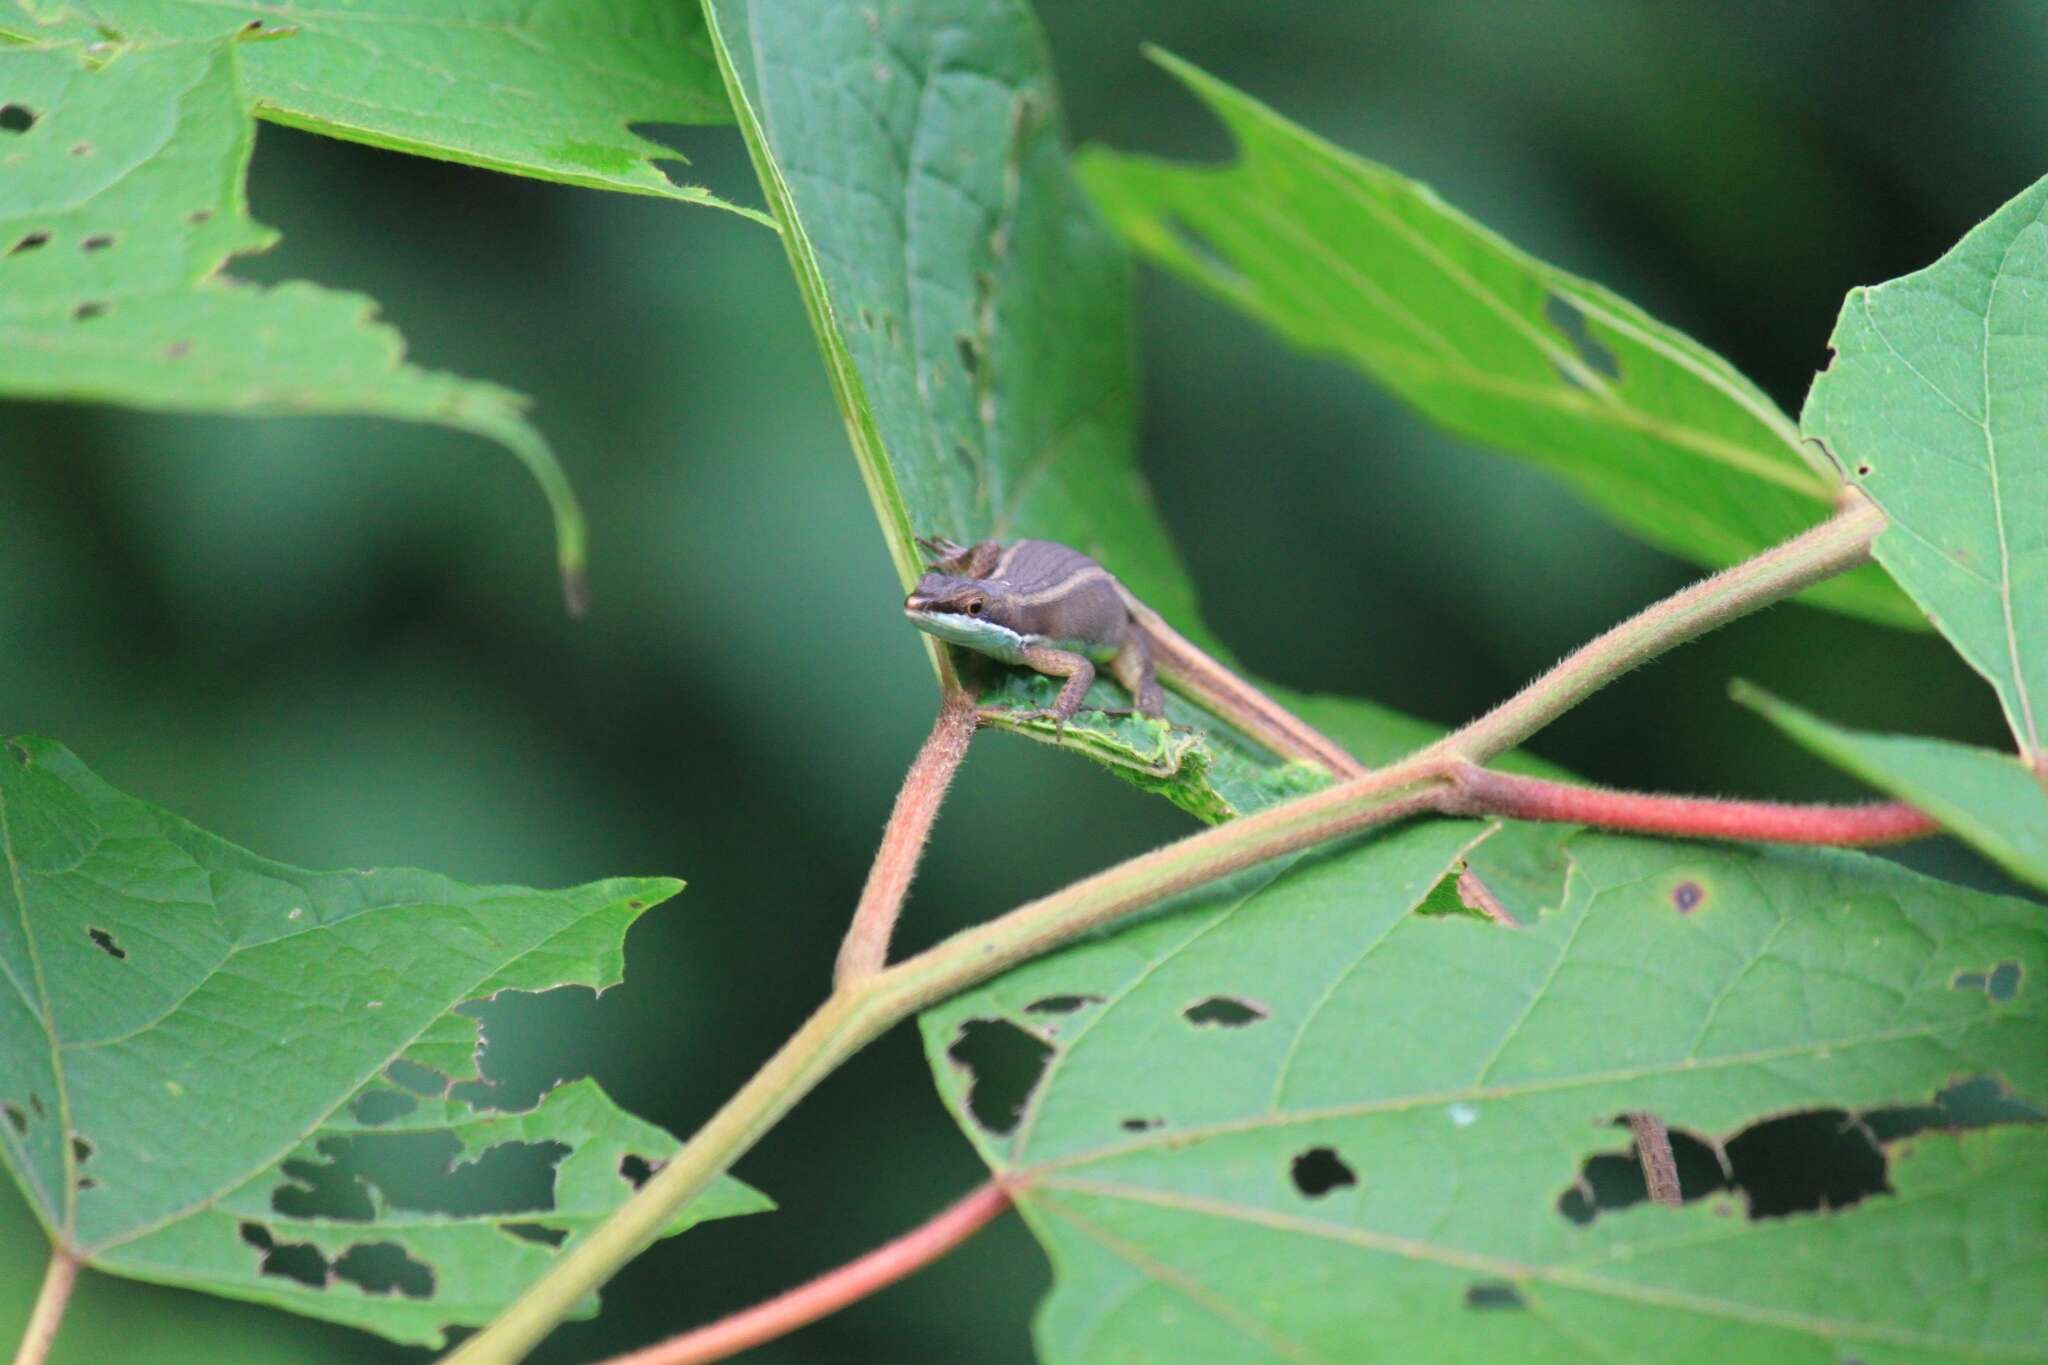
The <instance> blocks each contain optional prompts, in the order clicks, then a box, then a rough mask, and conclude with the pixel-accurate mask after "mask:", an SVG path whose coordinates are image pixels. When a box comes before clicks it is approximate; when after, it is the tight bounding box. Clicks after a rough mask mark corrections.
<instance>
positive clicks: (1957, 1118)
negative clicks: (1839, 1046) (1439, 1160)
mask: <svg viewBox="0 0 2048 1365" xmlns="http://www.w3.org/2000/svg"><path fill="white" fill-rule="evenodd" d="M2044 1117H2048V1115H2044V1114H2043V1113H2042V1112H2041V1111H2040V1110H2038V1109H2036V1108H2034V1107H2033V1106H2032V1105H2030V1104H2028V1103H2026V1102H2025V1101H2023V1100H2021V1099H2019V1098H2017V1097H2015V1096H2014V1095H2013V1094H2012V1093H2011V1091H2010V1090H2008V1089H2007V1088H2006V1086H2005V1085H2004V1083H2003V1082H2002V1081H2000V1080H1998V1079H1997V1078H1995V1077H1990V1076H1979V1077H1976V1078H1974V1079H1971V1080H1967V1081H1959V1082H1957V1083H1956V1084H1954V1085H1951V1086H1949V1087H1947V1088H1945V1089H1943V1090H1941V1091H1940V1092H1939V1093H1937V1094H1936V1095H1935V1096H1934V1098H1933V1100H1932V1101H1931V1102H1930V1103H1928V1104H1924V1105H1896V1106H1888V1107H1885V1108H1879V1109H1868V1110H1864V1111H1862V1112H1861V1113H1849V1112H1847V1111H1845V1110H1841V1109H1832V1108H1819V1109H1805V1110H1799V1111H1797V1112H1794V1113H1788V1114H1773V1115H1771V1116H1770V1117H1768V1118H1764V1119H1759V1120H1758V1121H1757V1122H1755V1123H1752V1124H1750V1125H1748V1126H1746V1127H1744V1128H1742V1129H1740V1130H1738V1131H1737V1132H1735V1133H1734V1134H1732V1135H1731V1136H1729V1137H1727V1138H1725V1139H1718V1138H1711V1137H1701V1136H1700V1135H1698V1134H1695V1133H1688V1132H1682V1131H1680V1130H1678V1129H1676V1128H1674V1129H1672V1130H1671V1148H1672V1154H1673V1155H1674V1156H1675V1157H1676V1158H1677V1163H1678V1170H1679V1180H1680V1187H1681V1189H1682V1191H1683V1197H1684V1200H1685V1202H1686V1203H1689V1204H1690V1203H1694V1202H1697V1201H1699V1200H1701V1199H1705V1198H1707V1197H1708V1196H1709V1195H1717V1194H1718V1195H1740V1196H1742V1199H1743V1204H1744V1208H1745V1210H1746V1212H1747V1215H1748V1217H1750V1218H1751V1219H1763V1218H1782V1217H1785V1216H1787V1215H1790V1214H1800V1213H1826V1212H1829V1211H1832V1210H1837V1209H1846V1208H1849V1207H1851V1206H1853V1205H1855V1204H1858V1203H1861V1202H1862V1201H1863V1200H1865V1199H1869V1198H1872V1197H1874V1196H1878V1195H1889V1194H1892V1193H1893V1189H1892V1185H1891V1180H1890V1171H1891V1163H1892V1160H1893V1159H1894V1158H1895V1157H1897V1156H1898V1155H1901V1154H1902V1148H1903V1146H1904V1145H1905V1144H1906V1143H1907V1140H1908V1139H1910V1138H1912V1137H1913V1136H1915V1135H1916V1134H1919V1133H1923V1132H1927V1131H1930V1130H1939V1131H1944V1132H1950V1133H1955V1132H1963V1131H1967V1130H1971V1129H1978V1128H1990V1127H1995V1126H1997V1125H2000V1124H2010V1123H2039V1122H2041V1121H2042V1120H2043V1118H2044ZM1615 1124H1616V1126H1618V1127H1619V1126H1626V1120H1625V1119H1620V1118H1618V1119H1616V1120H1615ZM1648 1199H1649V1192H1648V1190H1647V1189H1646V1188H1645V1187H1644V1181H1643V1171H1642V1165H1641V1163H1640V1162H1639V1161H1638V1160H1637V1158H1636V1156H1635V1155H1634V1154H1633V1153H1632V1152H1630V1153H1615V1152H1603V1153H1600V1154H1598V1155H1596V1156H1593V1157H1589V1158H1588V1159H1587V1160H1586V1162H1585V1164H1584V1165H1583V1166H1581V1168H1580V1170H1579V1176H1578V1179H1577V1180H1575V1181H1574V1182H1573V1184H1572V1185H1571V1187H1570V1188H1568V1189H1567V1190H1566V1191H1565V1192H1564V1193H1563V1194H1562V1195H1561V1196H1559V1198H1558V1201H1557V1210H1558V1212H1559V1213H1561V1214H1562V1215H1564V1217H1565V1218H1567V1219H1569V1220H1570V1221H1572V1222H1574V1223H1578V1224H1581V1225H1584V1224H1587V1223H1591V1222H1592V1221H1593V1220H1594V1219H1595V1218H1597V1217H1599V1216H1600V1215H1601V1214H1602V1213H1613V1212H1616V1211H1618V1210H1621V1209H1626V1208H1631V1207H1633V1206H1635V1205H1637V1204H1641V1203H1644V1202H1646V1201H1648Z"/></svg>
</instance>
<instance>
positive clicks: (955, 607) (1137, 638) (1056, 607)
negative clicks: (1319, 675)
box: [903, 538, 1366, 777]
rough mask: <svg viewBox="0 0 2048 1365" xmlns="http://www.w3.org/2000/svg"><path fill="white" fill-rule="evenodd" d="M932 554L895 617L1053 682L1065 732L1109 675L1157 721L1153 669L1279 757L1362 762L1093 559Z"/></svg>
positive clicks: (1072, 553) (1016, 551)
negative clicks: (1098, 677)
mask: <svg viewBox="0 0 2048 1365" xmlns="http://www.w3.org/2000/svg"><path fill="white" fill-rule="evenodd" d="M918 544H919V545H920V546H921V547H923V548H924V549H925V550H926V551H927V552H928V553H930V554H931V555H933V556H934V558H933V559H932V560H931V561H930V569H929V572H927V573H926V574H925V575H924V577H923V578H921V579H920V580H918V584H917V586H916V587H915V588H914V589H913V590H912V591H911V593H910V595H909V596H908V597H906V598H904V600H903V614H904V615H905V616H907V617H908V618H909V619H910V622H911V624H912V625H914V626H916V627H917V628H918V629H919V630H921V631H923V632H925V633H926V634H927V635H932V636H936V637H937V638H938V639H941V640H944V641H945V642H946V643H948V644H952V645H958V646H960V647H961V648H963V649H969V650H973V651H974V652H976V653H978V654H985V655H988V656H990V657H992V658H995V659H999V660H1001V661H1002V662H1004V663H1009V664H1019V665H1022V666H1023V667H1025V668H1030V669H1034V670H1036V671H1037V672H1040V673H1043V674H1046V675H1047V676H1049V677H1054V678H1060V679H1063V680H1064V681H1063V682H1062V684H1061V686H1060V690H1059V695H1058V697H1056V698H1055V699H1054V701H1053V704H1052V706H1051V708H1050V709H1049V711H1047V712H1042V713H1040V714H1041V715H1047V714H1049V715H1050V716H1051V717H1052V718H1053V719H1054V720H1055V721H1056V722H1057V725H1058V728H1059V730H1060V731H1062V732H1063V731H1064V730H1065V728H1066V723H1067V722H1068V721H1069V720H1071V719H1073V717H1074V714H1075V713H1076V712H1078V711H1079V710H1080V709H1081V703H1082V702H1083V700H1084V699H1086V697H1087V695H1088V689H1089V687H1090V686H1092V685H1093V684H1094V681H1095V671H1096V665H1098V664H1101V665H1103V666H1105V667H1107V668H1108V669H1109V672H1110V676H1112V677H1114V678H1115V679H1116V680H1117V682H1118V683H1119V684H1120V685H1121V686H1122V687H1123V689H1124V690H1125V691H1126V692H1128V693H1130V695H1131V703H1132V708H1133V709H1134V710H1136V711H1137V712H1138V713H1139V714H1140V715H1145V716H1153V717H1159V718H1163V717H1164V716H1165V714H1166V698H1165V695H1164V694H1163V693H1162V692H1161V690H1160V682H1159V679H1160V674H1161V672H1162V671H1163V672H1164V674H1165V676H1166V678H1167V680H1168V681H1169V682H1171V683H1172V684H1173V687H1174V690H1175V691H1177V692H1180V693H1182V694H1183V695H1185V696H1187V697H1189V698H1190V699H1192V700H1193V701H1195V702H1197V703H1198V704H1200V705H1202V706H1204V707H1206V708H1207V709H1209V710H1211V711H1213V712H1215V713H1216V714H1217V715H1219V716H1221V717H1223V718H1224V719H1225V720H1227V721H1229V722H1230V723H1231V724H1232V725H1234V726H1236V727H1237V728H1238V729H1240V730H1243V731H1244V732H1245V733H1246V734H1248V735H1250V736H1251V737H1252V738H1253V739H1255V740H1257V741H1258V742H1259V743H1260V744H1263V745H1265V746H1266V747H1267V748H1268V749H1271V750H1272V751H1273V752H1274V753H1275V754H1278V755H1279V756H1281V757H1283V758H1305V759H1309V760H1311V761H1313V762H1316V763H1320V764H1322V765H1323V766H1324V767H1325V768H1328V769H1329V770H1330V771H1331V772H1332V773H1333V774H1335V775H1336V776H1338V777H1355V776H1357V775H1359V774H1361V773H1363V772H1365V771H1366V769H1365V767H1364V765H1362V764H1361V763H1359V761H1358V760H1357V759H1355V758H1353V757H1352V756H1351V755H1350V754H1349V753H1347V752H1346V751H1345V750H1344V748H1343V747H1342V746H1341V745H1339V744H1337V743H1336V742H1335V741H1333V740H1331V739H1329V738H1328V737H1327V736H1325V735H1323V734H1322V733H1321V732H1319V731H1317V730H1316V729H1314V728H1313V727H1312V726H1310V725H1309V724H1308V723H1307V722H1305V721H1303V720H1302V719H1301V718H1300V717H1298V716H1296V715H1295V714H1294V713H1293V712H1291V711H1289V710H1287V708H1285V707H1284V706H1281V705H1280V704H1279V703H1278V702H1276V701H1274V700H1273V699H1272V698H1270V697H1268V696H1267V695H1266V694H1265V693H1263V692H1261V691H1259V689H1258V688H1256V687H1254V686H1252V685H1251V683H1249V682H1247V681H1246V680H1245V679H1244V678H1242V677H1240V676H1239V675H1238V674H1236V673H1234V672H1233V671H1231V670H1230V669H1229V668H1227V667H1225V666H1224V665H1223V664H1221V663H1218V662H1217V661H1216V660H1215V659H1213V658H1211V657H1210V656H1209V655H1208V654H1206V653H1204V652H1203V651H1202V650H1200V649H1198V648H1196V647H1195V646H1194V645H1193V644H1191V643H1189V641H1188V640H1187V639H1185V638H1184V637H1183V636H1181V634H1180V633H1179V632H1178V631H1176V630H1174V629H1173V627H1171V626H1169V625H1168V624H1167V623H1166V621H1165V619H1164V618H1162V617H1161V616H1160V615H1159V613H1157V612H1155V611H1153V610H1152V609H1151V608H1150V607H1148V606H1146V605H1145V604H1144V603H1143V602H1141V601H1139V600H1138V598H1137V597H1136V596H1134V595H1133V594H1132V593H1131V592H1130V591H1129V589H1127V588H1125V587H1124V585H1123V584H1122V583H1120V582H1118V581H1117V579H1116V577H1115V576H1114V575H1113V574H1111V573H1110V572H1109V570H1107V569H1105V568H1103V567H1102V566H1101V565H1100V564H1098V563H1096V562H1095V561H1094V560H1093V559H1090V558H1089V557H1088V556H1087V555H1085V554H1082V553H1081V552H1080V551H1079V550H1076V549H1074V548H1072V547H1071V546H1067V545H1062V544H1060V543H1059V542H1057V541H1051V540H1015V541H1011V542H1009V543H1007V544H1005V543H1003V542H1000V541H995V540H984V541H982V542H980V543H979V544H976V545H972V546H963V545H957V544H955V543H953V542H952V541H950V540H943V539H936V538H933V539H925V538H920V539H919V540H918Z"/></svg>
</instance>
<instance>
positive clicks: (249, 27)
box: [242, 19, 263, 33]
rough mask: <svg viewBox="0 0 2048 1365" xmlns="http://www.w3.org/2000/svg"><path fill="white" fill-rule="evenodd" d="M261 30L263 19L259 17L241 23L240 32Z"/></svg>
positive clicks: (259, 31) (257, 31)
mask: <svg viewBox="0 0 2048 1365" xmlns="http://www.w3.org/2000/svg"><path fill="white" fill-rule="evenodd" d="M262 31H263V21H262V20H261V19H251V20H250V21H249V22H248V23H246V24H244V25H242V32H244V33H261V32H262Z"/></svg>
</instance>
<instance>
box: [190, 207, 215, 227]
mask: <svg viewBox="0 0 2048 1365" xmlns="http://www.w3.org/2000/svg"><path fill="white" fill-rule="evenodd" d="M211 217H213V210H212V209H194V210H192V211H191V212H190V213H188V214H186V215H185V221H186V222H188V223H194V224H197V223H203V222H205V221H206V220H207V219H209V218H211Z"/></svg>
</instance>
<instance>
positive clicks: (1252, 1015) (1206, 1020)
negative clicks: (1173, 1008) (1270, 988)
mask: <svg viewBox="0 0 2048 1365" xmlns="http://www.w3.org/2000/svg"><path fill="white" fill-rule="evenodd" d="M1266 1013H1267V1011H1266V1010H1265V1009H1264V1008H1263V1007H1261V1006H1258V1005H1255V1004H1253V1003H1252V1002H1251V1001H1249V1000H1245V999H1242V998H1240V997H1238V996H1234V995H1212V996H1210V997H1209V998H1208V999H1206V1000H1197V1001H1196V1002H1195V1003H1194V1004H1192V1005H1189V1006H1188V1007H1187V1008H1186V1009H1184V1010H1182V1011H1181V1012H1180V1017H1181V1018H1183V1019H1185V1020H1187V1021H1188V1022H1189V1023H1190V1024H1193V1025H1194V1026H1195V1027H1196V1028H1243V1027H1244V1026H1245V1025H1246V1024H1256V1023H1257V1022H1258V1021H1259V1020H1261V1019H1264V1018H1265V1017H1266Z"/></svg>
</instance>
